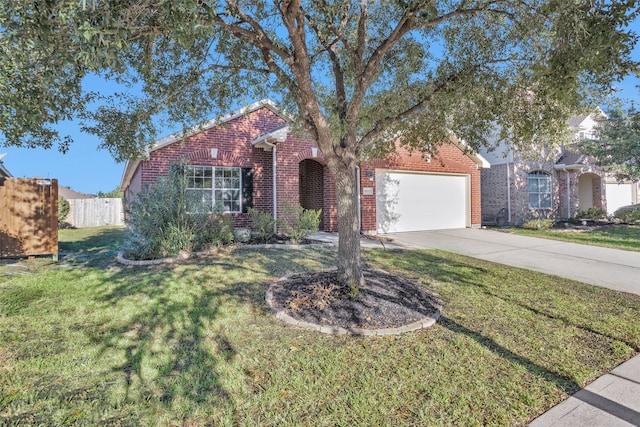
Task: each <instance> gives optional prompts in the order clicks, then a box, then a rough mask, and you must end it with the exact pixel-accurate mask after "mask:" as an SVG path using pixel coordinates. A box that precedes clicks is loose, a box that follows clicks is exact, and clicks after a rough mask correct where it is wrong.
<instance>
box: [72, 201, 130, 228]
mask: <svg viewBox="0 0 640 427" xmlns="http://www.w3.org/2000/svg"><path fill="white" fill-rule="evenodd" d="M69 205H70V207H71V210H70V212H69V216H68V217H67V222H68V223H69V224H70V225H72V226H73V227H76V228H84V227H100V226H103V225H124V215H123V212H124V211H123V209H122V199H112V198H95V199H70V200H69Z"/></svg>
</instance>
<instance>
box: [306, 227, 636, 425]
mask: <svg viewBox="0 0 640 427" xmlns="http://www.w3.org/2000/svg"><path fill="white" fill-rule="evenodd" d="M383 237H385V238H387V239H389V240H387V241H377V240H373V239H362V246H363V247H367V248H379V249H440V250H445V251H449V252H455V253H459V254H462V255H468V256H471V257H474V258H479V259H484V260H488V261H493V262H497V263H500V264H505V265H511V266H514V267H520V268H526V269H530V270H535V271H540V272H542V273H547V274H553V275H556V276H559V277H565V278H568V279H573V280H577V281H580V282H583V283H589V284H592V285H596V286H601V287H605V288H610V289H614V290H618V291H624V292H629V293H634V294H638V295H640V252H631V251H623V250H618V249H609V248H601V247H597V246H587V245H580V244H575V243H566V242H560V241H555V240H548V239H540V238H535V237H527V236H519V235H515V234H509V233H503V232H499V231H494V230H484V229H459V230H438V231H419V232H408V233H395V234H389V235H386V236H383ZM312 238H314V239H316V240H320V241H324V242H332V243H336V244H337V241H338V237H337V235H336V234H332V233H316V234H314V235H313V236H312ZM639 321H640V319H639ZM530 426H532V427H550V426H554V427H578V426H579V427H582V426H602V427H610V426H640V355H638V356H636V357H634V358H632V359H631V360H629V361H627V362H626V363H623V364H622V365H620V366H618V367H617V368H615V369H614V370H613V371H611V373H609V374H606V375H604V376H602V377H600V378H598V379H597V380H595V381H594V382H593V383H591V384H589V385H588V386H586V387H585V388H584V389H582V390H580V391H578V392H577V393H575V394H574V395H573V396H571V397H569V398H568V399H567V400H565V401H563V402H561V403H560V404H558V405H556V406H554V407H553V408H551V409H550V410H549V411H547V412H546V413H544V414H542V415H541V416H540V417H538V418H536V419H535V420H534V421H533V422H532V423H531V424H530Z"/></svg>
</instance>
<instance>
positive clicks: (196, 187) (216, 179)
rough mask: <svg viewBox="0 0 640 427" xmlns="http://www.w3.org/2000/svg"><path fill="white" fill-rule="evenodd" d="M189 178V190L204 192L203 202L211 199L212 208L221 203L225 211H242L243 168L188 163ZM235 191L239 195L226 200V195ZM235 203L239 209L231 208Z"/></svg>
mask: <svg viewBox="0 0 640 427" xmlns="http://www.w3.org/2000/svg"><path fill="white" fill-rule="evenodd" d="M225 172H228V173H230V175H231V176H225V175H226V173H225ZM220 174H221V175H222V176H220ZM233 175H235V176H233ZM187 179H188V180H189V182H188V184H187V191H197V192H200V193H202V194H203V196H202V202H203V203H209V201H211V206H210V208H211V210H213V208H214V207H215V206H216V204H218V203H219V204H220V205H221V206H222V207H223V210H224V212H225V213H241V212H242V168H240V167H235V166H231V167H229V166H201V165H188V166H187ZM207 190H208V191H207ZM234 191H235V192H236V194H237V196H236V197H235V198H231V199H227V200H225V195H228V194H230V193H233V192H234ZM206 193H209V196H208V197H207V196H205V194H206ZM216 196H217V197H216ZM234 204H237V205H236V206H237V210H235V209H231V208H232V207H234V206H233V205H234ZM229 205H231V206H229Z"/></svg>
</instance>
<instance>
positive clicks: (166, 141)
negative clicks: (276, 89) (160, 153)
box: [120, 98, 290, 189]
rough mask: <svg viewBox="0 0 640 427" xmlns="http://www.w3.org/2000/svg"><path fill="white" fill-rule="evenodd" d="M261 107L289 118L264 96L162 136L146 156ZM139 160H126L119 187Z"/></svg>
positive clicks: (124, 186)
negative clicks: (200, 122)
mask: <svg viewBox="0 0 640 427" xmlns="http://www.w3.org/2000/svg"><path fill="white" fill-rule="evenodd" d="M263 107H266V108H268V109H269V110H271V111H273V112H274V113H275V114H277V115H278V116H280V117H282V118H283V119H285V120H287V121H288V120H290V117H289V116H288V115H287V114H286V113H285V112H284V111H282V110H280V108H278V106H277V105H276V103H275V102H273V101H272V100H270V99H268V98H265V99H262V100H260V101H258V102H254V103H253V104H249V105H246V106H244V107H241V108H238V109H236V110H234V111H232V112H230V113H228V114H225V115H224V116H220V117H216V118H214V119H211V120H209V121H207V122H206V123H204V124H202V125H199V126H193V127H192V128H190V129H187V130H186V131H184V132H183V131H180V132H176V133H173V134H171V135H168V136H165V137H163V138H160V139H158V140H156V141H155V142H154V144H153V147H151V148H150V149H149V150H147V153H146V155H147V156H146V157H147V158H149V154H150V153H151V152H152V151H155V150H158V149H160V148H162V147H166V146H167V145H171V144H173V143H174V142H177V141H180V140H182V139H184V138H188V137H190V136H193V135H195V134H197V133H200V132H203V131H205V130H207V129H211V128H212V127H215V126H219V125H221V124H223V123H227V122H229V121H231V120H233V119H236V118H238V117H241V116H244V115H246V114H249V113H252V112H254V111H256V110H259V109H260V108H263ZM140 161H141V159H131V160H127V163H126V164H125V166H124V171H123V173H122V181H121V183H120V188H121V189H125V188H126V187H127V186H128V185H129V184H130V182H131V178H132V177H133V174H134V172H135V171H136V169H137V168H138V165H139V164H140Z"/></svg>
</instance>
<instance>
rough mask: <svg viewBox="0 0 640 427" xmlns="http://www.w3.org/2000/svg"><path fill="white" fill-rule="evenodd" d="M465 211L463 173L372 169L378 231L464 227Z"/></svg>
mask: <svg viewBox="0 0 640 427" xmlns="http://www.w3.org/2000/svg"><path fill="white" fill-rule="evenodd" d="M468 212H469V186H468V176H467V175H443V174H423V173H410V172H399V171H390V170H385V169H376V223H377V228H378V233H395V232H402V231H416V230H440V229H446V228H464V227H466V226H467V224H468V223H469V222H470V221H468V220H467V219H468V218H469V214H468Z"/></svg>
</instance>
